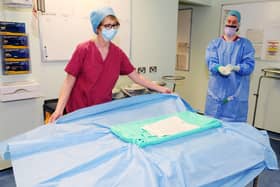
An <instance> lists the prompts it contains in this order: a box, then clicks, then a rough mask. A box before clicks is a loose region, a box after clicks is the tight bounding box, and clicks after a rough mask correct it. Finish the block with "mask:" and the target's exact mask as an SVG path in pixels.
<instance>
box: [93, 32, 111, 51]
mask: <svg viewBox="0 0 280 187" xmlns="http://www.w3.org/2000/svg"><path fill="white" fill-rule="evenodd" d="M95 44H96V45H97V47H99V48H107V47H109V44H110V42H107V41H105V40H104V39H103V37H102V36H101V35H98V36H97V38H96V40H95Z"/></svg>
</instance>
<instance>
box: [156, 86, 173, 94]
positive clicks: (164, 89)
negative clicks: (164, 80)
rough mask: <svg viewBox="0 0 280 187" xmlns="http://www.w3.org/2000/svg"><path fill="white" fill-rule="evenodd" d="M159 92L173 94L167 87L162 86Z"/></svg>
mask: <svg viewBox="0 0 280 187" xmlns="http://www.w3.org/2000/svg"><path fill="white" fill-rule="evenodd" d="M157 91H158V92H160V93H172V91H171V90H170V89H169V88H167V87H163V86H160V87H159V88H158V89H157Z"/></svg>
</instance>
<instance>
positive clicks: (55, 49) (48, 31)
mask: <svg viewBox="0 0 280 187" xmlns="http://www.w3.org/2000/svg"><path fill="white" fill-rule="evenodd" d="M106 6H107V7H108V6H110V7H112V8H113V9H114V11H115V13H116V16H117V17H118V19H119V21H120V24H121V26H120V28H119V31H118V34H117V35H116V37H115V39H114V41H113V42H114V43H116V44H117V45H118V46H119V47H120V48H122V49H123V50H124V52H125V53H126V54H127V55H128V56H130V44H131V0H79V1H77V0H59V1H58V0H45V12H44V13H43V12H42V13H40V14H39V31H40V42H41V51H42V61H43V62H50V61H68V60H69V59H70V57H71V55H72V53H73V51H74V50H75V48H76V46H77V45H78V44H79V43H81V42H84V41H86V40H89V39H91V38H93V37H95V34H94V32H93V30H92V27H91V23H90V13H91V12H92V11H93V10H96V9H99V8H103V7H106Z"/></svg>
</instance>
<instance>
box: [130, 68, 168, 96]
mask: <svg viewBox="0 0 280 187" xmlns="http://www.w3.org/2000/svg"><path fill="white" fill-rule="evenodd" d="M128 77H129V78H130V79H131V80H132V81H133V82H135V83H137V84H139V85H141V86H144V87H146V88H149V89H151V90H155V91H158V92H161V93H170V92H171V91H170V90H169V89H168V88H165V87H162V86H159V85H157V84H155V83H153V82H151V81H150V80H148V79H146V78H145V77H143V76H142V75H140V74H138V73H137V72H136V71H133V72H132V73H130V74H129V75H128Z"/></svg>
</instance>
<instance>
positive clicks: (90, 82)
mask: <svg viewBox="0 0 280 187" xmlns="http://www.w3.org/2000/svg"><path fill="white" fill-rule="evenodd" d="M90 19H91V23H92V27H93V31H94V32H95V34H96V35H97V38H96V39H95V40H89V41H86V42H83V43H81V44H79V45H78V46H77V48H76V50H75V51H74V53H73V55H72V57H71V59H70V61H69V63H68V64H67V66H66V67H65V71H66V73H67V75H66V78H65V80H64V83H63V86H62V88H61V92H60V96H59V100H58V103H57V106H56V109H55V112H54V113H53V114H52V116H51V117H50V119H49V122H54V121H55V120H56V119H58V118H59V117H60V116H62V115H63V111H64V109H66V112H67V113H68V112H72V111H75V110H77V109H80V108H83V107H88V106H92V105H96V104H100V103H104V102H108V101H111V100H112V89H113V88H114V86H115V84H116V82H117V80H118V78H119V76H120V75H128V77H129V78H130V79H131V80H132V81H134V82H135V83H137V84H140V85H142V86H144V87H147V88H150V89H152V90H155V91H158V92H161V93H171V90H170V89H168V88H166V87H162V86H159V85H157V84H154V83H152V82H151V81H149V80H147V79H145V78H144V77H143V76H141V75H139V74H138V73H137V72H136V71H135V68H134V67H133V65H132V64H131V63H130V61H129V59H128V57H127V56H126V55H125V53H124V52H123V51H122V50H121V49H120V48H119V47H117V46H116V45H115V44H113V43H112V42H111V40H112V39H113V38H114V36H115V35H116V34H117V31H118V28H119V26H120V24H119V21H118V19H117V17H116V16H115V13H114V11H113V10H112V8H103V9H100V10H97V11H93V12H92V13H91V16H90Z"/></svg>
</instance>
